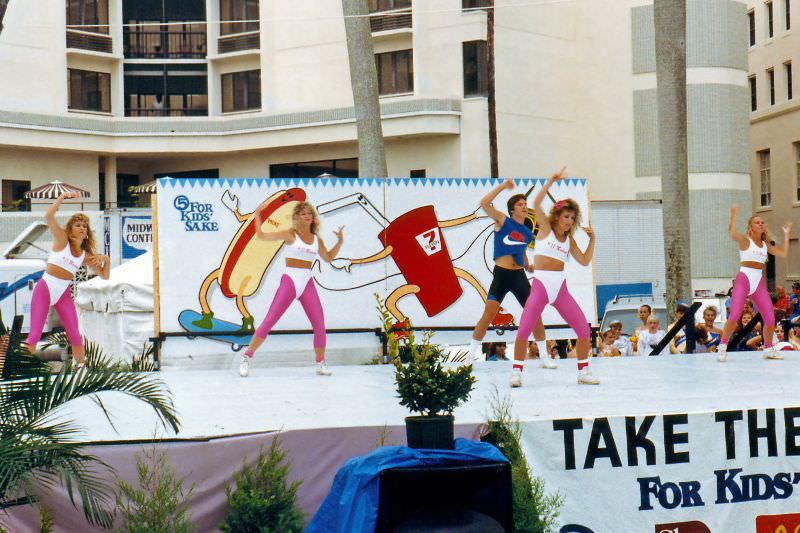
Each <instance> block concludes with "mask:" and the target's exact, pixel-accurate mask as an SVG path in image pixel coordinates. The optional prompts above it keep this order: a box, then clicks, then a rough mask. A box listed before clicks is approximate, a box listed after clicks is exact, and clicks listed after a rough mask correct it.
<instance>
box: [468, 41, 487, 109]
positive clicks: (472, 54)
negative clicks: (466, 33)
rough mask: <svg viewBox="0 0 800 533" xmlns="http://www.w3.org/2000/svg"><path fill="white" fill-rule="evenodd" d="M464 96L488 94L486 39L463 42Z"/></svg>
mask: <svg viewBox="0 0 800 533" xmlns="http://www.w3.org/2000/svg"><path fill="white" fill-rule="evenodd" d="M462 50H463V58H464V96H465V97H466V96H486V95H488V94H489V75H488V66H487V62H488V53H487V50H486V41H468V42H466V43H464V44H463V46H462Z"/></svg>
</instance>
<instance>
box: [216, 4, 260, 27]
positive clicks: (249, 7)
mask: <svg viewBox="0 0 800 533" xmlns="http://www.w3.org/2000/svg"><path fill="white" fill-rule="evenodd" d="M219 15H220V22H221V24H220V27H219V34H220V35H231V34H233V33H244V32H249V31H258V27H259V19H260V14H259V10H258V0H219Z"/></svg>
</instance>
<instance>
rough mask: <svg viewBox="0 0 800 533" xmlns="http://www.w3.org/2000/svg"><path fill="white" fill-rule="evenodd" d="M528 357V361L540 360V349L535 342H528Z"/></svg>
mask: <svg viewBox="0 0 800 533" xmlns="http://www.w3.org/2000/svg"><path fill="white" fill-rule="evenodd" d="M526 357H527V358H528V359H539V347H538V346H536V343H535V342H533V341H528V353H527V355H526Z"/></svg>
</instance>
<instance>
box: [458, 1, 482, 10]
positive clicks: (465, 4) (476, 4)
mask: <svg viewBox="0 0 800 533" xmlns="http://www.w3.org/2000/svg"><path fill="white" fill-rule="evenodd" d="M488 6H489V0H461V9H463V10H465V11H466V10H469V9H481V8H484V7H488Z"/></svg>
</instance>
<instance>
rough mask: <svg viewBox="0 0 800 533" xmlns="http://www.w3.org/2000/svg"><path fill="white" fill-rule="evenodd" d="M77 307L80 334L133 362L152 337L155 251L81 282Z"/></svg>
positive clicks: (107, 352) (109, 353) (118, 356)
mask: <svg viewBox="0 0 800 533" xmlns="http://www.w3.org/2000/svg"><path fill="white" fill-rule="evenodd" d="M75 306H76V307H77V309H78V320H79V322H80V329H81V333H83V335H85V336H86V337H88V338H89V339H90V340H92V341H95V342H97V343H98V344H100V346H102V347H103V350H104V351H105V352H106V354H107V355H109V356H111V357H113V358H115V359H118V360H120V361H126V362H130V360H131V357H132V356H133V355H136V354H139V353H141V351H142V347H143V346H144V344H145V343H147V342H149V339H150V337H152V336H153V254H152V252H146V253H144V254H142V255H140V256H139V257H137V258H135V259H131V260H130V261H128V262H126V263H123V264H121V265H120V266H118V267H116V268H114V269H112V270H111V275H110V277H109V279H107V280H104V279H102V278H100V277H96V278H93V279H91V280H89V281H86V282H84V283H81V284H79V285H78V289H77V295H76V298H75Z"/></svg>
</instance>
